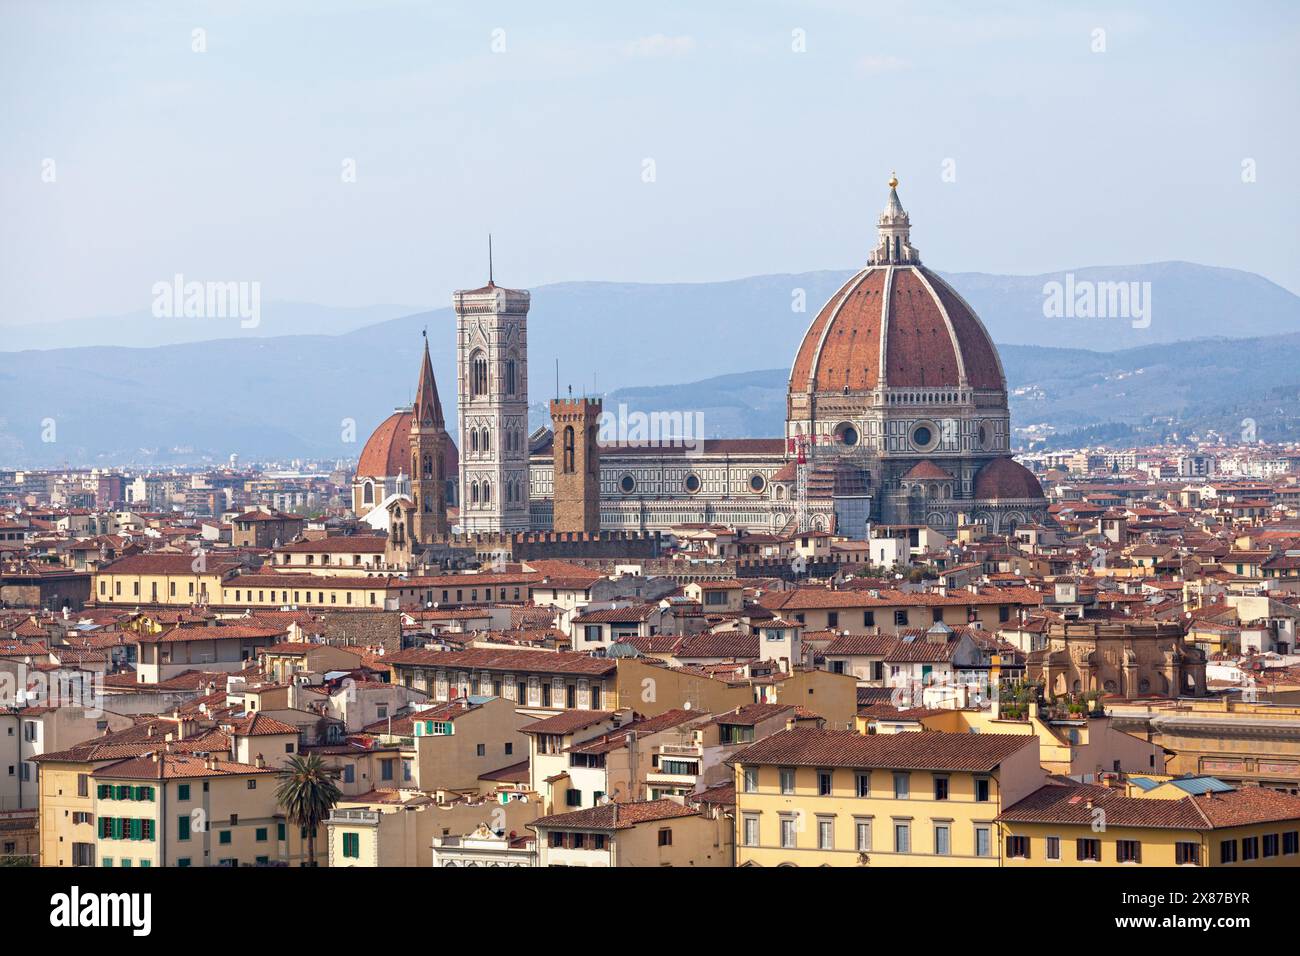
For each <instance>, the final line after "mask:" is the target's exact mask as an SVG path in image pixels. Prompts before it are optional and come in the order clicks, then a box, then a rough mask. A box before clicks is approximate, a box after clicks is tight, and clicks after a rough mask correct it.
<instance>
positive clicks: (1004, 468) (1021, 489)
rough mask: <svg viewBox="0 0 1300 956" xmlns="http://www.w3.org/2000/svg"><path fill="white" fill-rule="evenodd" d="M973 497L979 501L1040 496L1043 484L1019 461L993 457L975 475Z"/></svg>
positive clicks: (1041, 495)
mask: <svg viewBox="0 0 1300 956" xmlns="http://www.w3.org/2000/svg"><path fill="white" fill-rule="evenodd" d="M974 497H975V498H976V499H977V500H980V501H989V500H994V499H998V498H1003V499H1010V498H1042V497H1043V486H1042V485H1040V484H1039V483H1038V479H1037V478H1035V477H1034V473H1033V472H1032V471H1030V470H1029V469H1028V468H1026V467H1025V466H1024V465H1022V464H1020V462H1018V461H1015V460H1013V459H1011V458H994V459H993V460H992V461H991V462H989V463H988V464H987V465H985V466H984V467H983V468H981V469H980V470H979V474H978V475H976V476H975V490H974Z"/></svg>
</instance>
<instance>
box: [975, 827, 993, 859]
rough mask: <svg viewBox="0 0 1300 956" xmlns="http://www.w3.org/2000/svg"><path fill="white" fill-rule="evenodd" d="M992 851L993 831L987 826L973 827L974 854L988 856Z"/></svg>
mask: <svg viewBox="0 0 1300 956" xmlns="http://www.w3.org/2000/svg"><path fill="white" fill-rule="evenodd" d="M992 853H993V831H992V830H990V829H989V828H988V827H976V828H975V855H976V856H989V855H991V854H992Z"/></svg>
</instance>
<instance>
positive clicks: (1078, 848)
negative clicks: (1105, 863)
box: [1074, 838, 1101, 863]
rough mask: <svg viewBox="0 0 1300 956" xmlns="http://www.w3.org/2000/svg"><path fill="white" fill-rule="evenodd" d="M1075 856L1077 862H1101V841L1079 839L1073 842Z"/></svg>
mask: <svg viewBox="0 0 1300 956" xmlns="http://www.w3.org/2000/svg"><path fill="white" fill-rule="evenodd" d="M1074 844H1075V855H1076V857H1077V858H1078V859H1079V860H1089V861H1092V862H1094V863H1100V862H1101V841H1100V840H1093V839H1083V838H1080V839H1078V840H1075V841H1074Z"/></svg>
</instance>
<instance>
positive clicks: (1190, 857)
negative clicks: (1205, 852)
mask: <svg viewBox="0 0 1300 956" xmlns="http://www.w3.org/2000/svg"><path fill="white" fill-rule="evenodd" d="M1174 862H1175V863H1177V864H1178V865H1179V866H1200V865H1201V845H1200V844H1199V843H1188V842H1183V841H1179V842H1178V843H1175V844H1174Z"/></svg>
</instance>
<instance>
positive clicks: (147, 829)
mask: <svg viewBox="0 0 1300 956" xmlns="http://www.w3.org/2000/svg"><path fill="white" fill-rule="evenodd" d="M140 827H141V835H142V836H143V837H144V839H146V840H152V839H153V821H152V820H142V821H141V823H140Z"/></svg>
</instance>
